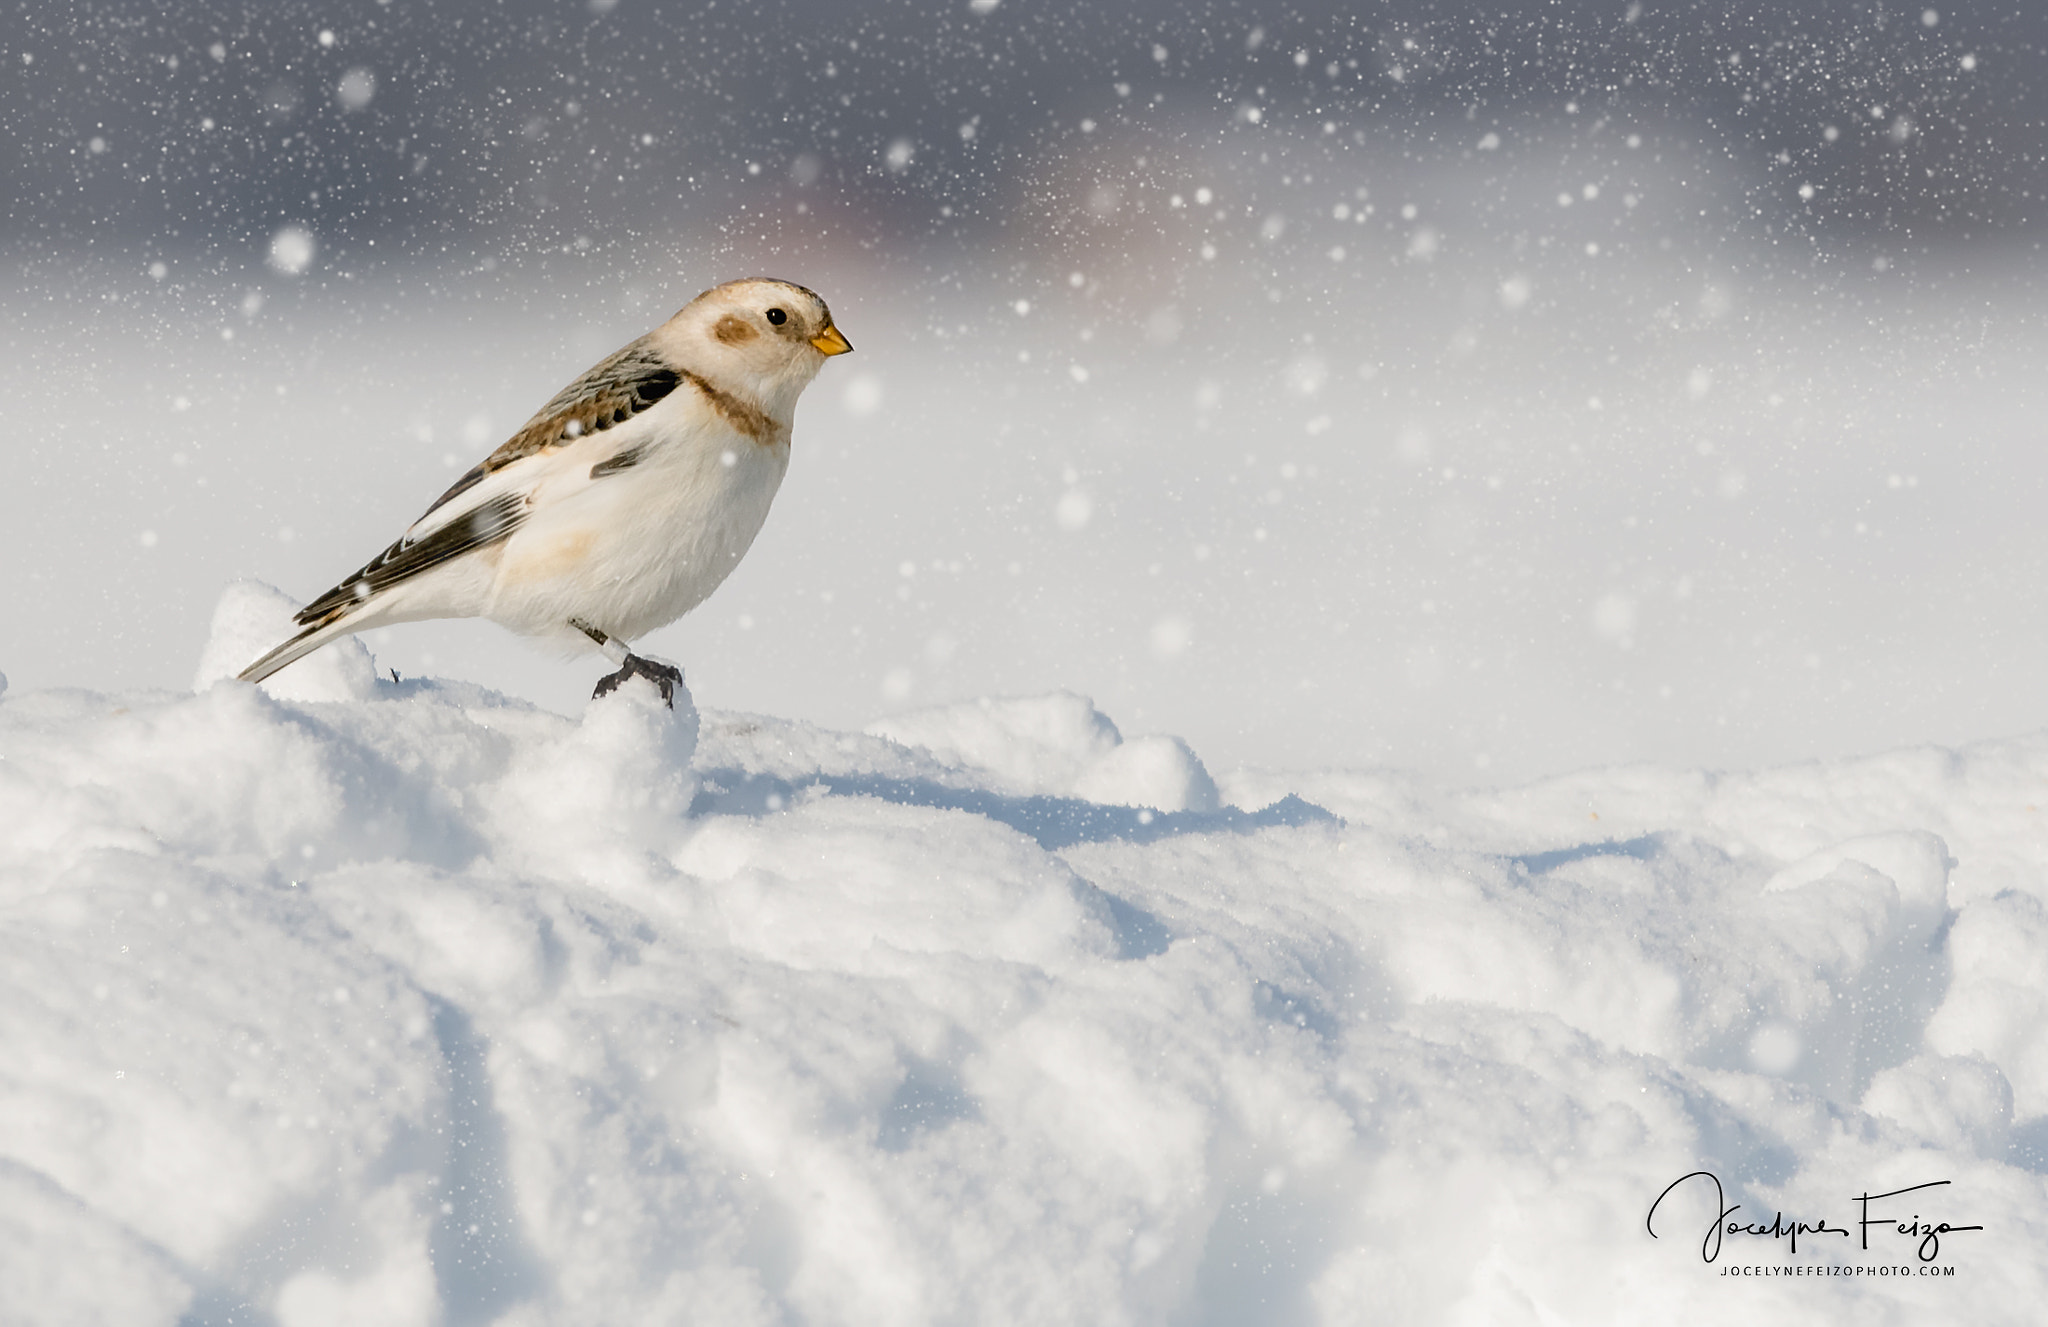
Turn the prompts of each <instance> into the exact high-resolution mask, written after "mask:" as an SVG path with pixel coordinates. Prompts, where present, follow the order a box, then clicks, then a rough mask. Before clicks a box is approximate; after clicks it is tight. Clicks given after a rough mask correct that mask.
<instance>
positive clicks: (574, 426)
mask: <svg viewBox="0 0 2048 1327" xmlns="http://www.w3.org/2000/svg"><path fill="white" fill-rule="evenodd" d="M684 376H685V375H684V374H682V373H679V372H677V371H676V370H675V369H672V368H670V367H669V365H668V363H667V361H665V360H663V359H662V357H661V356H660V355H659V354H657V353H656V352H655V350H654V348H653V346H652V345H651V344H650V342H649V338H647V337H644V336H643V337H641V338H640V339H639V340H638V341H635V342H633V343H632V344H631V345H629V346H627V347H626V348H625V349H623V350H621V351H619V352H618V353H617V354H614V355H612V356H610V357H609V358H607V359H605V360H604V361H602V362H601V363H599V364H598V365H597V366H596V367H594V368H592V369H591V370H590V371H589V372H588V373H585V374H584V375H583V376H582V377H580V378H578V379H577V380H576V381H574V382H572V383H570V384H569V385H568V386H567V387H564V388H563V389H562V390H561V391H559V392H557V393H555V397H554V399H553V400H551V401H549V402H548V403H547V404H546V405H544V406H542V407H541V408H540V409H539V410H538V411H536V412H535V414H534V416H533V418H532V419H529V420H527V421H526V423H525V424H523V425H521V426H520V429H519V431H518V432H517V433H514V434H513V435H512V436H511V437H509V438H507V439H506V440H505V441H504V443H503V444H502V445H501V446H500V447H499V448H498V450H496V451H494V452H492V453H491V454H490V455H489V456H486V457H485V458H484V459H483V460H482V461H480V462H478V463H477V464H476V465H475V466H474V467H473V468H471V470H470V471H469V473H468V474H465V475H464V476H463V477H462V478H460V479H458V480H456V481H455V483H454V484H453V485H452V486H451V487H450V488H449V489H448V491H447V492H446V493H443V494H442V495H441V496H440V497H438V498H436V499H434V505H433V506H431V507H428V508H427V512H426V514H427V515H429V516H431V515H432V514H433V513H434V512H435V511H436V510H437V509H439V508H440V506H441V505H442V504H443V503H445V502H447V501H448V500H449V499H450V498H453V497H455V496H456V495H457V494H459V493H462V492H464V491H466V490H468V489H471V488H474V487H475V486H476V485H477V484H479V483H481V482H483V479H484V477H485V476H486V475H489V474H491V473H492V472H494V471H498V470H502V469H504V468H505V467H506V466H508V465H510V464H512V463H513V462H514V461H517V460H520V459H522V458H524V457H528V456H531V455H533V454H534V453H535V452H544V451H550V450H552V449H554V448H556V447H560V446H563V445H564V444H566V443H571V442H574V441H575V440H576V439H578V438H583V437H588V436H589V435H590V434H592V433H597V432H599V431H601V430H604V429H608V428H610V427H612V425H614V424H622V423H624V422H625V421H626V420H629V419H631V418H632V417H633V416H635V415H637V414H639V413H640V412H641V411H642V410H645V409H647V407H649V406H651V405H653V404H654V403H655V402H656V401H659V400H661V398H663V397H664V396H667V395H668V394H669V393H670V392H672V391H674V390H675V389H676V386H677V384H679V383H681V382H682V381H683V378H684ZM615 468H623V467H615ZM422 519H425V517H422Z"/></svg>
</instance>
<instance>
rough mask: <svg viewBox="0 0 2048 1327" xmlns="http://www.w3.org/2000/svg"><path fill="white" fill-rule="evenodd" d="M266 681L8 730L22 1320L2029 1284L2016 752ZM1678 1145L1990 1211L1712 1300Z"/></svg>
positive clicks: (1344, 1309) (1205, 1315) (10, 721)
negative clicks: (1194, 741) (534, 698)
mask: <svg viewBox="0 0 2048 1327" xmlns="http://www.w3.org/2000/svg"><path fill="white" fill-rule="evenodd" d="M266 602H267V600H266V598H265V596H264V594H263V593H261V592H259V591H255V590H250V589H242V590H238V591H235V592H232V593H231V594H230V596H229V598H228V599H227V600H226V601H224V606H223V610H222V613H221V616H220V618H219V620H217V622H216V633H215V641H214V643H213V645H212V646H210V647H209V653H208V660H207V662H206V663H205V665H204V666H202V669H201V674H202V677H205V676H208V675H210V674H217V673H219V672H223V671H229V670H231V668H232V666H233V665H234V663H236V662H238V661H240V660H242V659H243V658H245V657H246V656H247V655H248V654H249V653H250V651H249V650H248V649H247V648H245V647H246V646H247V644H248V643H249V638H253V637H255V636H260V634H261V632H260V630H259V627H260V622H261V619H262V616H263V613H264V611H266V610H265V604H266ZM277 683H278V690H277V693H276V694H272V693H270V692H266V691H263V690H258V689H256V688H253V687H249V686H246V685H243V684H240V683H236V682H233V681H221V682H215V683H210V684H208V685H206V686H204V687H203V688H202V689H200V690H198V691H196V692H194V693H188V694H166V693H159V694H129V695H118V696H116V695H101V694H95V693H91V692H86V691H62V690H44V691H36V692H28V693H22V692H15V693H11V694H0V928H4V936H5V938H4V950H0V952H4V954H5V962H4V963H0V1285H4V1286H5V1287H6V1289H5V1291H4V1295H5V1300H6V1310H5V1312H4V1314H0V1317H4V1318H5V1319H6V1320H7V1321H8V1322H10V1323H14V1322H19V1323H53V1324H54V1323H65V1324H82V1323H98V1322H105V1323H122V1324H147V1323H165V1324H170V1323H180V1322H186V1323H200V1322H226V1321H234V1322H237V1323H242V1322H258V1323H274V1324H278V1327H302V1325H306V1324H323V1323H368V1322H375V1323H380V1324H389V1325H393V1327H402V1325H404V1324H430V1323H443V1322H445V1323H482V1322H503V1323H508V1324H541V1323H562V1324H570V1323H601V1322H608V1323H625V1322H698V1323H715V1324H721V1325H725V1327H737V1325H739V1324H749V1323H821V1324H822V1323H859V1324H874V1323H929V1322H974V1323H1051V1322H1090V1323H1102V1324H1114V1323H1216V1324H1224V1323H1250V1322H1259V1323H1309V1322H1323V1323H1345V1322H1414V1323H1429V1322H1473V1323H1521V1322H1528V1323H1535V1322H1560V1321H1563V1322H1573V1323H1597V1322H1634V1321H1699V1320H1702V1319H1703V1318H1704V1317H1705V1316H1706V1315H1707V1314H1709V1313H1715V1314H1727V1313H1740V1314H1741V1315H1742V1316H1743V1317H1744V1319H1745V1320H1747V1321H1755V1322H1787V1323H1790V1322H1811V1321H1815V1320H1817V1319H1819V1318H1821V1317H1826V1318H1829V1319H1833V1320H1842V1321H1846V1320H1855V1321H1859V1322H1893V1321H1905V1320H1907V1319H1909V1318H1913V1319H1926V1318H1928V1317H1929V1315H1932V1317H1933V1318H1935V1319H1941V1320H1948V1321H1973V1322H1984V1323H1989V1322H2017V1321H2021V1320H2023V1319H2024V1318H2026V1317H2027V1315H2028V1314H2029V1313H2030V1312H2031V1311H2033V1309H2034V1307H2035V1306H2037V1305H2038V1304H2039V1303H2040V1302H2042V1299H2043V1297H2044V1296H2048V1264H2044V1263H2043V1261H2042V1260H2041V1259H2040V1257H2039V1256H2038V1251H2039V1249H2040V1248H2041V1247H2042V1242H2043V1240H2044V1238H2048V1184H2044V1179H2043V1173H2042V1172H2043V1170H2044V1167H2048V1038H2044V1037H2043V1036H2042V1033H2041V1028H2042V1026H2043V1020H2044V1017H2048V906H2044V899H2048V736H2033V737H2028V738H2024V739H2018V740H2013V741H2006V742H1996V743H1987V744H1983V745H1978V746H1972V747H1968V748H1964V749H1960V750H1931V749H1930V750H1913V751H1903V752H1897V753H1893V754H1888V755H1883V756H1878V757H1874V758H1870V759H1864V760H1857V761H1848V762H1841V763H1834V764H1813V765H1805V766H1799V767H1793V768H1786V769H1778V770H1771V771H1766V772H1763V773H1758V774H1752V775H1715V774H1707V773H1699V772H1686V771H1673V770H1660V769H1647V768H1634V769H1610V770H1600V771H1594V772H1589V773H1585V774H1582V775H1578V776H1574V777H1570V778H1563V779H1554V780H1550V781H1546V782H1543V783H1540V784H1536V785H1532V786H1528V787H1523V788H1516V789H1508V790H1496V791H1487V792H1468V793H1445V792H1436V791H1432V790H1431V789H1430V788H1429V787H1428V786H1426V785H1424V784H1421V783H1419V782H1414V781H1409V780H1404V779H1402V778H1400V777H1399V776H1396V775H1389V774H1383V773H1358V772H1342V771H1332V772H1323V773H1310V774H1280V773H1268V772H1259V771H1239V772H1236V773H1234V774H1230V775H1227V776H1224V777H1221V778H1216V777H1212V775H1211V773H1210V772H1209V771H1207V770H1205V769H1204V768H1203V766H1202V764H1201V761H1200V760H1199V758H1198V757H1197V756H1196V754H1195V753H1194V752H1193V751H1191V750H1189V749H1188V747H1187V746H1186V744H1185V743H1182V742H1180V741H1178V740H1176V739H1173V738H1169V737H1161V736H1152V737H1140V736H1132V737H1126V736H1125V735H1124V734H1122V733H1121V732H1120V731H1119V730H1118V729H1117V727H1116V726H1115V724H1114V723H1112V722H1111V721H1110V720H1109V719H1108V718H1107V717H1105V716H1103V715H1101V714H1099V713H1098V712H1096V710H1095V709H1094V707H1093V706H1092V705H1090V704H1089V703H1088V702H1087V701H1085V700H1083V699H1081V698H1079V697H1075V696H1069V695H1052V696H1045V697H1035V698H1025V699H1013V700H1005V701H991V702H987V703H983V704H970V705H963V706H957V707H953V708H950V709H946V710H937V711H929V712H924V713H920V714H912V715H906V716H900V717H898V718H895V719H891V720H889V721H886V722H884V723H880V724H877V725H876V726H875V727H874V730H873V731H871V732H868V733H848V732H831V731H825V730H822V729H819V728H816V727H811V726H807V725H804V724H798V723H790V722H784V721H780V720H777V719H774V718H770V717H765V716H758V715H740V714H730V713H720V712H717V711H709V710H707V711H704V712H702V713H701V714H700V713H699V712H698V711H696V710H695V709H693V708H692V707H691V706H690V704H689V703H688V702H687V701H686V700H685V699H684V698H682V697H680V696H679V697H678V703H677V705H676V707H675V709H674V710H673V711H669V710H665V709H663V708H662V707H661V706H660V703H659V701H658V700H657V699H655V698H654V697H653V694H652V692H651V690H649V689H647V688H645V687H644V686H641V685H639V684H634V685H632V686H629V687H627V688H625V689H624V690H622V691H620V692H619V693H617V694H616V695H614V696H612V697H609V698H607V699H606V700H604V701H602V702H595V703H593V704H591V705H590V706H589V707H588V709H587V710H586V711H585V712H584V713H583V714H582V715H581V716H580V717H577V718H567V717H563V716H559V715H556V714H553V713H549V712H545V711H542V710H538V709H535V708H533V707H531V706H528V705H526V704H523V703H520V702H517V701H513V700H508V699H506V698H505V697H503V696H500V695H496V694H493V693H490V692H487V691H484V690H481V689H478V688H475V687H471V686H466V685H463V684H460V683H455V682H449V681H441V680H434V679H411V678H408V679H403V680H397V679H394V678H392V677H390V676H388V675H386V676H380V675H379V674H378V672H377V671H376V670H375V669H374V668H373V667H372V665H371V663H370V660H369V657H368V655H367V654H366V653H362V652H360V649H359V647H358V648H357V649H355V650H353V651H351V650H339V649H337V650H331V651H328V652H327V653H326V654H325V655H323V656H316V658H315V659H314V660H310V661H308V662H307V663H306V664H304V665H301V666H300V668H297V669H294V670H291V671H290V672H287V673H286V674H283V675H280V677H279V678H278V679H277ZM1695 1170H1710V1171H1712V1172H1713V1173H1714V1174H1715V1175H1716V1176H1718V1177H1719V1179H1720V1181H1721V1182H1722V1183H1723V1184H1724V1185H1725V1186H1726V1189H1727V1202H1729V1203H1731V1204H1734V1203H1740V1204H1743V1207H1742V1214H1743V1215H1742V1217H1741V1218H1740V1219H1745V1220H1756V1221H1760V1222H1764V1223H1768V1222H1769V1221H1770V1220H1771V1217H1772V1215H1773V1214H1774V1213H1777V1212H1780V1211H1782V1212H1784V1213H1785V1214H1786V1216H1787V1218H1788V1219H1791V1218H1794V1217H1798V1218H1801V1219H1806V1220H1809V1221H1811V1220H1813V1219H1815V1218H1821V1219H1824V1220H1827V1221H1830V1222H1832V1223H1839V1222H1841V1221H1843V1220H1848V1221H1851V1222H1853V1221H1854V1219H1855V1218H1856V1216H1857V1215H1858V1212H1857V1210H1856V1208H1855V1205H1854V1203H1853V1199H1854V1198H1855V1196H1856V1195H1858V1194H1860V1193H1878V1192H1883V1191H1886V1190H1890V1189H1898V1188H1904V1187H1906V1186H1909V1185H1917V1184H1922V1183H1927V1182H1931V1181H1938V1180H1947V1181H1949V1182H1950V1183H1949V1184H1948V1185H1947V1186H1946V1187H1945V1188H1942V1189H1936V1190H1929V1191H1922V1194H1923V1195H1924V1196H1925V1201H1924V1202H1919V1203H1918V1204H1917V1205H1915V1206H1913V1207H1911V1208H1910V1209H1909V1210H1910V1211H1911V1212H1912V1213H1913V1214H1914V1215H1918V1216H1925V1217H1926V1218H1927V1220H1928V1221H1930V1222H1932V1221H1936V1220H1942V1221H1948V1222H1950V1223H1951V1224H1953V1225H1965V1224H1968V1225H1978V1226H1982V1227H1983V1229H1982V1230H1981V1231H1971V1232H1951V1233H1949V1234H1947V1235H1945V1236H1943V1237H1942V1243H1941V1248H1940V1253H1939V1256H1938V1258H1937V1259H1936V1260H1935V1263H1934V1265H1936V1266H1948V1267H1953V1268H1954V1274H1953V1275H1948V1276H1931V1277H1930V1276H1927V1275H1923V1274H1921V1273H1920V1272H1919V1268H1920V1267H1921V1266H1923V1265H1924V1264H1922V1263H1921V1262H1920V1260H1919V1258H1918V1256H1917V1254H1916V1249H1917V1248H1918V1246H1919V1244H1920V1241H1919V1240H1918V1239H1915V1238H1912V1237H1908V1236H1903V1235H1900V1234H1898V1233H1896V1231H1892V1230H1889V1229H1886V1230H1884V1231H1880V1232H1877V1233H1873V1234H1872V1235H1871V1247H1870V1250H1869V1251H1868V1252H1867V1253H1866V1252H1862V1251H1860V1250H1859V1249H1858V1248H1857V1247H1856V1244H1857V1241H1856V1240H1855V1239H1853V1238H1841V1237H1830V1236H1826V1235H1808V1236H1805V1237H1803V1238H1802V1241H1801V1244H1800V1253H1799V1256H1798V1257H1797V1258H1796V1259H1795V1258H1792V1257H1790V1255H1789V1252H1788V1250H1787V1248H1786V1247H1785V1241H1783V1240H1773V1239H1768V1238H1764V1239H1759V1238H1755V1237H1746V1238H1743V1239H1740V1240H1738V1239H1737V1238H1736V1237H1734V1236H1730V1237H1729V1239H1728V1245H1727V1248H1726V1249H1725V1250H1724V1251H1723V1252H1722V1253H1721V1254H1720V1256H1719V1258H1718V1260H1717V1261H1716V1262H1714V1263H1712V1264H1709V1263H1707V1262H1705V1261H1704V1260H1703V1258H1702V1249H1701V1244H1702V1240H1701V1236H1702V1234H1703V1233H1704V1232H1705V1231H1706V1230H1707V1228H1708V1227H1709V1225H1710V1224H1711V1222H1712V1218H1713V1216H1714V1212H1713V1209H1712V1207H1711V1202H1710V1199H1711V1195H1710V1194H1707V1193H1705V1192H1704V1191H1701V1192H1695V1191H1694V1188H1697V1186H1693V1187H1692V1188H1688V1189H1685V1190H1683V1191H1681V1192H1679V1193H1677V1194H1674V1195H1673V1197H1672V1198H1671V1199H1670V1200H1669V1201H1668V1203H1667V1205H1666V1206H1665V1208H1664V1209H1663V1210H1662V1212H1661V1213H1660V1218H1659V1220H1660V1226H1659V1229H1658V1232H1657V1233H1658V1235H1659V1236H1660V1237H1659V1238H1654V1239H1653V1238H1651V1236H1650V1235H1649V1234H1648V1233H1646V1231H1645V1217H1646V1214H1647V1212H1648V1209H1649V1207H1650V1205H1651V1203H1652V1202H1653V1201H1654V1200H1655V1199H1656V1198H1657V1196H1658V1194H1659V1193H1660V1191H1662V1190H1663V1189H1664V1188H1665V1186H1667V1185H1668V1184H1670V1183H1671V1182H1672V1181H1674V1180H1677V1179H1678V1178H1679V1177H1680V1176H1682V1175H1685V1174H1687V1173H1688V1172H1692V1171H1695ZM1898 1215H1899V1217H1900V1219H1902V1220H1903V1219H1905V1217H1906V1215H1907V1210H1901V1211H1900V1212H1899V1213H1898ZM1667 1221H1668V1225H1666V1224H1661V1223H1663V1222H1667ZM1760 1264H1777V1265H1785V1266H1789V1265H1793V1264H1801V1265H1807V1266H1809V1267H1814V1266H1818V1267H1821V1268H1822V1269H1825V1268H1827V1267H1830V1266H1833V1267H1854V1266H1859V1265H1861V1266H1864V1267H1866V1268H1867V1269H1868V1270H1867V1271H1866V1272H1863V1273H1855V1274H1850V1275H1837V1276H1801V1277H1797V1278H1791V1277H1772V1278H1745V1279H1744V1280H1743V1281H1742V1282H1741V1283H1736V1282H1733V1281H1731V1280H1729V1279H1728V1278H1727V1277H1725V1276H1724V1275H1723V1274H1722V1273H1723V1271H1724V1269H1727V1268H1730V1267H1740V1266H1751V1267H1754V1266H1757V1265H1760ZM1880 1266H1882V1267H1887V1268H1891V1269H1894V1271H1893V1272H1885V1273H1882V1274H1880V1273H1879V1272H1878V1271H1877V1270H1876V1269H1877V1268H1879V1267H1880Z"/></svg>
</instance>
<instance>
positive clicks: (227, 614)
mask: <svg viewBox="0 0 2048 1327" xmlns="http://www.w3.org/2000/svg"><path fill="white" fill-rule="evenodd" d="M302 607H304V605H302V604H300V603H299V602H298V601H297V600H295V599H293V598H292V597H291V596H290V595H288V594H286V593H285V592H284V591H283V590H280V589H278V588H277V587H276V586H274V585H267V584H265V583H264V582H262V581H257V580H243V581H235V582H233V583H232V584H230V585H229V586H228V587H227V588H226V589H225V590H223V591H222V592H221V596H220V600H219V602H218V603H216V604H215V605H214V609H213V628H212V630H211V631H210V632H209V633H208V634H207V638H206V648H205V649H204V650H202V651H201V652H200V655H199V669H198V671H197V672H196V673H194V674H193V677H192V689H193V690H194V691H204V690H205V689H206V688H208V687H210V686H212V685H213V684H214V683H215V682H218V681H220V680H221V679H223V678H230V677H234V676H235V675H236V674H238V673H240V672H241V671H242V670H243V669H244V668H247V667H248V666H249V665H250V664H252V663H254V662H255V661H256V660H258V659H260V658H262V657H263V655H264V654H265V652H267V651H268V650H270V649H271V648H272V647H274V646H276V645H278V644H279V643H280V642H282V641H286V640H289V639H290V638H291V637H292V636H294V635H296V634H297V633H298V631H299V627H298V625H297V624H296V623H294V622H293V621H292V614H294V613H296V612H298V611H299V609H300V608H302ZM262 686H263V688H264V689H265V690H266V691H268V692H270V694H271V695H273V696H277V697H279V698H280V699H283V700H312V701H319V700H367V699H368V698H369V697H370V696H371V694H373V693H374V692H375V691H376V689H377V665H376V662H375V661H374V660H372V659H371V658H370V651H369V647H367V646H365V645H364V644H363V643H362V641H360V640H358V639H357V638H356V637H354V636H346V637H343V638H342V639H341V640H338V641H332V642H330V643H328V644H327V645H324V646H322V647H321V648H320V649H318V650H315V651H314V652H313V653H311V654H309V655H307V656H306V657H305V658H303V659H301V660H299V661H298V662H297V663H295V664H293V665H291V666H290V667H289V668H286V669H284V670H283V671H282V672H278V673H273V674H272V675H271V676H270V677H268V678H267V679H265V680H264V682H263V683H262Z"/></svg>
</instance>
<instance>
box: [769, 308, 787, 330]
mask: <svg viewBox="0 0 2048 1327" xmlns="http://www.w3.org/2000/svg"><path fill="white" fill-rule="evenodd" d="M788 321H789V315H788V314H786V313H784V312H783V311H782V310H780V309H770V310H768V325H769V326H770V327H780V326H782V325H783V324H784V323H786V322H788Z"/></svg>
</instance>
